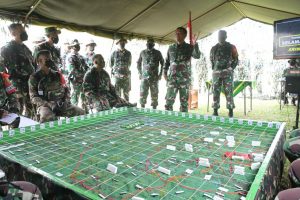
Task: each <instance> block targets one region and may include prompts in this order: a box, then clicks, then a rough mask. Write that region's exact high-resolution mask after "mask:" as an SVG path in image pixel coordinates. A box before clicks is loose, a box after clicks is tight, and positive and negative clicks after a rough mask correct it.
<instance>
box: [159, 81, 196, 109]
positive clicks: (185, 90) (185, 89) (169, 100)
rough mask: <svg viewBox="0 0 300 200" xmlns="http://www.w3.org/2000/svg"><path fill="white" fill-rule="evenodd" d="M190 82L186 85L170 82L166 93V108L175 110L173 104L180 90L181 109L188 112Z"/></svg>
mask: <svg viewBox="0 0 300 200" xmlns="http://www.w3.org/2000/svg"><path fill="white" fill-rule="evenodd" d="M189 87H190V85H189V84H186V85H176V84H174V85H173V84H168V88H167V94H166V98H165V99H166V105H165V109H166V110H173V104H174V102H175V99H176V95H177V92H179V97H180V111H181V112H188V99H189Z"/></svg>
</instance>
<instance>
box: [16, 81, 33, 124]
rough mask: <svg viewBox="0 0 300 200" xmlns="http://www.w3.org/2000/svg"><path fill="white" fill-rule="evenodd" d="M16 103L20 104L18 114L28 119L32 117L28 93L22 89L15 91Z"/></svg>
mask: <svg viewBox="0 0 300 200" xmlns="http://www.w3.org/2000/svg"><path fill="white" fill-rule="evenodd" d="M26 84H27V83H26ZM16 96H17V101H18V102H19V104H20V114H21V115H23V113H24V116H26V117H28V118H33V117H34V109H33V106H32V104H31V101H30V97H29V92H27V91H26V92H25V91H24V90H23V89H19V88H18V89H17V92H16Z"/></svg>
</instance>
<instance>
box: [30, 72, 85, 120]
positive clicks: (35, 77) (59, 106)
mask: <svg viewBox="0 0 300 200" xmlns="http://www.w3.org/2000/svg"><path fill="white" fill-rule="evenodd" d="M28 84H29V94H30V99H31V102H32V103H33V104H34V105H36V107H37V112H38V114H39V117H40V122H41V123H43V122H46V121H52V120H55V119H56V116H66V117H72V116H76V115H83V114H84V110H82V109H81V108H79V107H77V106H74V105H72V104H71V103H70V98H69V90H68V88H67V87H66V86H65V83H64V79H63V77H62V74H61V73H60V72H57V71H54V70H50V71H49V74H45V73H44V72H43V71H42V70H39V71H37V72H36V73H34V74H32V75H31V76H30V79H29V82H28Z"/></svg>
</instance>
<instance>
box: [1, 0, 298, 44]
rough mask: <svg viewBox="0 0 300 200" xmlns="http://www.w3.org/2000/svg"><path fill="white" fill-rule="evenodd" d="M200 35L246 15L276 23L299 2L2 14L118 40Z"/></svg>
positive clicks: (23, 1) (47, 7) (148, 1)
mask: <svg viewBox="0 0 300 200" xmlns="http://www.w3.org/2000/svg"><path fill="white" fill-rule="evenodd" d="M189 11H191V13H192V22H193V32H194V33H199V36H200V38H202V37H205V36H207V35H209V34H211V33H212V32H214V31H215V30H218V29H220V28H222V27H224V26H228V25H231V24H233V23H235V22H237V21H239V20H241V19H243V18H250V19H253V20H256V21H259V22H263V23H267V24H273V22H274V21H276V20H281V19H286V18H293V17H299V16H300V2H299V0H285V1H282V0H263V1H262V0H184V1H183V0H143V1H141V0H110V1H109V0H85V1H82V0H64V1H61V0H1V1H0V16H2V17H3V18H6V19H10V20H13V21H24V19H25V16H26V15H29V14H30V15H29V17H28V22H29V23H32V24H36V25H44V26H49V25H56V26H58V27H60V28H67V29H70V30H74V31H85V32H89V33H92V34H94V35H98V36H102V37H108V38H116V37H120V36H121V35H122V36H123V37H127V38H128V39H131V38H142V39H144V38H147V37H153V38H154V39H155V40H156V41H158V42H171V41H172V40H173V39H174V30H175V29H176V27H178V26H186V25H187V20H188V13H189Z"/></svg>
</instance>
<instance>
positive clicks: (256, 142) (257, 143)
mask: <svg viewBox="0 0 300 200" xmlns="http://www.w3.org/2000/svg"><path fill="white" fill-rule="evenodd" d="M260 144H261V142H260V141H252V146H253V147H259V146H260Z"/></svg>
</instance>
